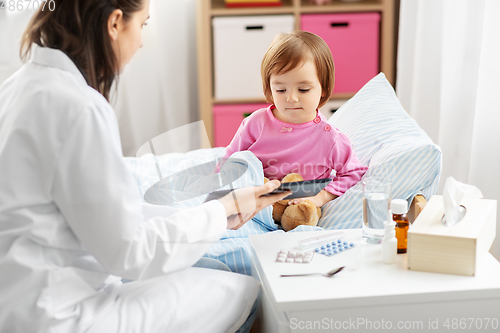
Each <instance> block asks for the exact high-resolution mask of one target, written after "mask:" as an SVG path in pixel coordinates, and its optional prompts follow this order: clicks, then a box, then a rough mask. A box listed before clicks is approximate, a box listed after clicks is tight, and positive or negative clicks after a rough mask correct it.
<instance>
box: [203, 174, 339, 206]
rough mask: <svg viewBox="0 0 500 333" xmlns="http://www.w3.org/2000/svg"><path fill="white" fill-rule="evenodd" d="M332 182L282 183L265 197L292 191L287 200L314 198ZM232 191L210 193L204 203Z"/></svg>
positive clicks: (327, 180) (325, 180)
mask: <svg viewBox="0 0 500 333" xmlns="http://www.w3.org/2000/svg"><path fill="white" fill-rule="evenodd" d="M331 181H332V179H331V178H323V179H314V180H303V181H300V182H290V183H282V184H281V185H280V186H279V187H278V188H277V189H275V190H274V191H272V192H271V193H268V194H265V195H270V194H276V193H283V192H285V191H287V190H290V191H292V194H290V195H289V196H287V197H286V198H285V199H287V200H288V199H296V198H307V197H313V196H315V195H316V194H318V193H319V192H321V190H322V189H324V188H325V187H326V185H328V183H330V182H331ZM231 191H233V190H219V191H213V192H210V193H209V194H208V196H207V198H206V199H205V201H204V202H207V201H211V200H215V199H219V198H222V197H223V196H225V195H227V194H228V193H230V192H231ZM285 199H283V200H285Z"/></svg>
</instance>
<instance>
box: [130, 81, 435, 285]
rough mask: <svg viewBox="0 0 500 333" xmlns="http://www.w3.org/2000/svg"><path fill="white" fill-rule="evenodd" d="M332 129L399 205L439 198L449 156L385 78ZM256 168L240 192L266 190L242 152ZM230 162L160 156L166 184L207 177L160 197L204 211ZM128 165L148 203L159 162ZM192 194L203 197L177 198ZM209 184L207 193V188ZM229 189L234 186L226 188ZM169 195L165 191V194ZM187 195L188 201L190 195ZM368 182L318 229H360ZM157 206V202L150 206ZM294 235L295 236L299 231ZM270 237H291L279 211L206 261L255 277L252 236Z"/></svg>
mask: <svg viewBox="0 0 500 333" xmlns="http://www.w3.org/2000/svg"><path fill="white" fill-rule="evenodd" d="M329 122H330V123H331V124H332V125H333V126H335V127H337V128H338V129H340V131H342V132H344V133H345V134H347V135H348V137H349V138H350V139H351V144H352V146H353V149H354V151H355V152H356V154H357V156H358V158H359V159H360V161H361V162H362V163H363V164H365V165H368V172H367V173H366V174H365V176H364V178H365V177H368V176H384V177H389V178H391V179H392V180H393V186H392V198H402V199H406V200H407V201H408V202H411V200H413V197H414V196H415V195H417V194H423V195H424V196H425V197H426V198H427V199H429V198H430V197H431V196H432V195H434V194H436V193H437V189H438V183H439V176H440V174H441V151H440V148H439V147H438V146H437V145H435V144H434V143H433V142H432V140H431V139H430V138H429V137H428V136H427V134H426V133H425V132H424V131H423V130H422V129H420V127H419V126H418V125H417V124H416V123H415V121H413V119H412V118H411V117H410V116H408V114H407V113H406V111H405V110H404V109H403V107H402V106H401V104H400V103H399V100H398V99H397V97H396V94H395V93H394V90H393V88H392V86H391V85H390V84H389V82H388V81H387V79H386V78H385V76H384V74H382V73H381V74H379V75H377V76H376V77H374V78H373V79H372V80H370V81H369V82H368V83H367V84H366V85H365V86H364V87H363V88H362V89H361V90H360V91H359V92H358V93H357V94H356V95H355V96H354V97H353V98H351V99H350V100H349V101H348V102H346V103H345V104H344V105H343V106H342V107H341V108H340V109H339V110H338V111H337V112H335V114H334V115H333V116H332V117H331V118H330V119H329ZM236 154H237V155H236V156H237V157H239V158H241V159H243V160H245V161H247V162H248V166H249V168H248V171H247V172H246V173H245V174H244V175H243V176H242V177H240V178H239V179H238V180H237V181H236V182H234V183H233V186H234V187H241V186H250V185H260V184H262V183H263V174H262V165H261V164H260V162H259V161H258V160H257V159H256V158H255V156H253V155H252V154H251V153H249V152H239V153H236ZM223 155H224V148H213V149H200V150H194V151H191V152H188V153H173V154H166V155H161V156H158V157H157V159H158V163H159V165H160V168H161V173H162V176H163V177H168V176H171V175H174V174H176V173H178V172H180V171H182V170H185V169H189V168H193V167H199V168H200V170H198V171H199V172H198V174H199V173H200V172H201V173H203V174H204V175H205V176H204V177H206V178H202V179H198V181H197V179H196V177H191V176H189V175H184V176H183V177H181V179H180V180H179V182H180V183H182V184H180V183H179V184H173V185H169V186H170V188H166V190H165V191H164V194H162V195H161V197H160V198H149V199H148V200H156V199H158V200H159V203H161V201H162V200H167V201H168V204H169V205H172V206H176V207H182V208H187V207H192V206H195V205H199V204H201V203H202V202H203V201H204V200H205V197H206V194H205V193H207V192H208V190H213V187H214V186H213V184H212V183H211V181H212V180H213V179H212V178H211V177H212V176H211V175H210V174H211V171H212V170H213V164H211V162H214V161H216V160H217V159H218V158H221V157H222V156H223ZM125 160H126V164H127V166H128V167H129V169H130V171H131V172H132V174H133V175H134V177H135V179H136V182H137V187H138V190H139V191H140V193H141V197H144V195H145V194H146V193H147V191H148V189H149V188H150V187H151V186H153V185H154V184H155V183H157V182H158V181H159V177H158V173H157V170H156V165H155V158H154V156H153V155H151V154H147V155H144V156H142V157H140V158H126V159H125ZM186 184H188V187H189V186H190V188H192V189H193V192H195V193H188V195H187V194H186V191H184V190H183V191H176V186H179V188H183V189H185V188H186ZM200 184H205V185H206V186H205V187H203V186H204V185H200ZM222 188H228V186H225V187H222ZM162 193H163V192H162ZM186 195H187V196H186ZM361 197H362V187H361V182H359V183H358V184H356V185H355V186H353V187H352V188H351V189H349V190H348V191H347V192H346V193H345V194H344V195H343V196H341V197H339V198H337V199H335V200H333V201H331V202H329V203H328V204H326V205H325V206H323V208H322V217H321V219H320V221H319V223H318V226H319V227H322V228H324V229H344V228H360V227H361V220H362V199H361ZM148 202H150V201H148ZM318 229H319V228H318V227H306V226H301V227H299V228H296V229H295V230H293V231H295V232H297V231H308V230H318ZM293 231H292V232H293ZM267 232H283V231H281V230H279V229H278V226H277V225H276V224H275V223H274V221H273V220H272V211H271V207H268V208H266V209H264V210H263V211H262V212H261V213H259V214H258V215H257V216H255V217H254V218H253V219H252V220H251V221H249V222H247V223H246V224H245V225H244V226H243V227H242V228H240V229H239V230H235V231H233V230H228V231H226V233H225V235H224V236H223V237H222V238H221V240H220V241H219V242H217V243H216V244H215V245H214V246H213V247H212V248H211V249H210V250H209V251H208V253H207V254H206V255H205V256H207V257H210V258H214V259H218V260H221V261H222V262H224V263H226V264H227V265H228V266H229V267H230V268H231V270H233V271H234V272H238V273H242V274H248V275H249V274H251V268H250V267H251V251H250V247H249V242H248V236H249V235H251V234H262V233H267Z"/></svg>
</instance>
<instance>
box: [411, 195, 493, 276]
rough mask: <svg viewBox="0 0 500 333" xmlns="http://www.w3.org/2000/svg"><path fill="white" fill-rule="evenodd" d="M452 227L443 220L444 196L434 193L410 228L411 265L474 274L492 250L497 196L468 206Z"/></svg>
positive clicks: (432, 270)
mask: <svg viewBox="0 0 500 333" xmlns="http://www.w3.org/2000/svg"><path fill="white" fill-rule="evenodd" d="M466 209H467V212H466V214H465V216H464V218H463V219H462V220H461V221H460V222H459V223H457V224H455V225H454V226H452V227H447V226H445V225H443V224H442V222H441V219H442V217H443V215H444V205H443V196H441V195H434V196H433V197H432V198H431V199H430V200H429V202H428V203H427V205H426V206H425V208H424V210H423V211H422V213H420V215H419V216H418V217H417V219H416V220H415V222H414V223H413V224H412V225H411V227H410V229H409V230H408V250H407V252H408V253H407V256H408V269H410V270H414V271H425V272H435V273H446V274H457V275H470V276H473V275H475V273H476V269H477V267H478V263H479V262H480V261H481V259H482V258H483V257H484V256H485V254H486V253H487V252H488V251H489V249H490V247H491V244H492V243H493V240H494V239H495V234H496V216H497V202H496V200H486V199H480V200H476V201H473V202H472V203H471V204H469V207H466Z"/></svg>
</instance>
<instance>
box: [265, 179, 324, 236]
mask: <svg viewBox="0 0 500 333" xmlns="http://www.w3.org/2000/svg"><path fill="white" fill-rule="evenodd" d="M302 180H304V178H302V176H301V175H300V174H298V173H290V174H288V175H286V176H285V177H284V178H283V179H282V180H281V182H282V183H291V182H298V181H302ZM267 181H268V179H267V178H266V179H265V182H267ZM289 201H290V200H280V201H278V202H276V203H274V204H273V219H274V220H275V221H276V223H278V224H280V223H281V227H282V228H283V230H285V231H290V230H292V229H295V228H296V227H298V226H299V225H312V226H316V225H317V224H318V220H319V218H320V217H321V208H317V207H316V205H315V204H314V203H313V202H312V201H310V200H304V201H302V202H301V203H299V204H298V205H288V202H289Z"/></svg>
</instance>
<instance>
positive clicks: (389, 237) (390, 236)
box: [382, 221, 398, 264]
mask: <svg viewBox="0 0 500 333" xmlns="http://www.w3.org/2000/svg"><path fill="white" fill-rule="evenodd" d="M394 226H395V223H394V221H387V222H385V223H384V229H385V230H384V231H385V233H384V238H382V261H383V262H384V264H394V263H395V262H396V256H397V255H398V254H397V248H398V240H397V239H396V233H395V231H394Z"/></svg>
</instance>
